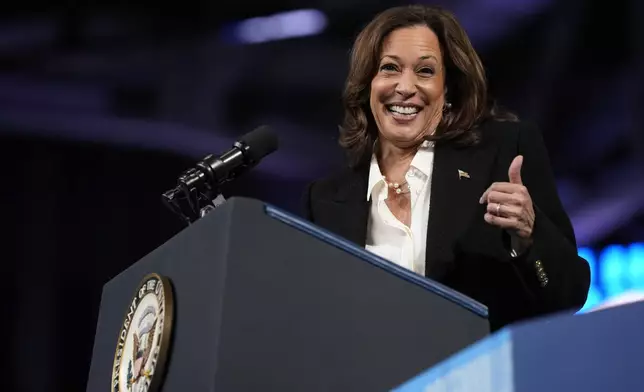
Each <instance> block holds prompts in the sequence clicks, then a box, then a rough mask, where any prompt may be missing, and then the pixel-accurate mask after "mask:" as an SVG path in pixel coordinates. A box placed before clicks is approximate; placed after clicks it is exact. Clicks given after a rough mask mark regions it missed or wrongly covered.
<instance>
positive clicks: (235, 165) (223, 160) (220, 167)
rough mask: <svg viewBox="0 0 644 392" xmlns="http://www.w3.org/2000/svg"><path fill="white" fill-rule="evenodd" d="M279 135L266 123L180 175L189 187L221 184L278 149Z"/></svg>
mask: <svg viewBox="0 0 644 392" xmlns="http://www.w3.org/2000/svg"><path fill="white" fill-rule="evenodd" d="M277 147H278V140H277V136H276V135H275V133H273V131H272V130H271V129H270V127H268V126H266V125H263V126H261V127H259V128H256V129H255V130H253V131H251V132H249V133H247V134H245V135H244V136H242V137H241V138H240V139H239V140H238V141H236V142H235V143H234V144H233V148H232V149H230V150H228V151H226V152H225V153H223V154H221V155H219V156H217V155H214V154H210V155H208V156H206V157H205V158H203V159H202V160H201V161H200V162H198V163H197V165H196V167H195V168H194V169H191V170H188V171H187V172H185V173H184V174H182V175H181V176H180V177H179V185H180V186H184V187H186V188H188V189H194V188H199V187H201V186H204V185H205V186H206V187H207V188H217V187H219V186H220V185H221V184H223V183H225V182H228V181H231V180H233V179H235V178H237V177H238V176H239V175H241V174H242V173H244V172H246V171H247V170H248V169H251V168H253V167H255V166H256V165H257V164H258V163H259V161H261V160H262V159H263V158H264V157H265V156H267V155H268V154H271V153H273V152H275V150H277Z"/></svg>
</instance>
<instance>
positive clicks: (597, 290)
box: [578, 242, 644, 312]
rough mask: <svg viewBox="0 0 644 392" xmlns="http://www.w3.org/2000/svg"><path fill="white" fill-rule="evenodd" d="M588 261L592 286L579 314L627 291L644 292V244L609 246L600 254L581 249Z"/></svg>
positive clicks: (580, 251)
mask: <svg viewBox="0 0 644 392" xmlns="http://www.w3.org/2000/svg"><path fill="white" fill-rule="evenodd" d="M578 253H579V255H580V256H581V257H583V258H584V259H586V260H587V261H588V264H589V265H590V273H591V286H590V290H589V293H588V300H587V301H586V304H585V305H584V307H583V308H582V310H581V312H584V311H586V310H588V309H589V308H592V307H594V306H596V305H598V304H600V303H601V302H603V301H606V300H609V299H611V298H613V297H615V296H617V295H620V294H623V293H625V292H626V291H629V290H644V242H642V243H634V244H631V245H626V246H624V245H610V246H607V247H605V248H604V249H601V250H593V249H591V248H580V249H579V252H578Z"/></svg>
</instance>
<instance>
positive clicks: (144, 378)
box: [112, 273, 173, 392]
mask: <svg viewBox="0 0 644 392" xmlns="http://www.w3.org/2000/svg"><path fill="white" fill-rule="evenodd" d="M172 316H173V297H172V288H171V287H170V281H169V280H168V279H167V278H165V277H162V276H159V275H157V274H154V273H153V274H150V275H147V276H146V277H145V278H144V279H143V281H142V282H141V284H140V285H139V287H138V290H137V292H136V293H135V294H134V297H133V298H132V302H131V303H130V306H129V307H128V310H127V312H126V314H125V319H124V320H123V325H122V327H121V331H120V333H119V336H118V343H117V345H116V353H115V354H114V366H113V368H112V392H148V391H150V392H152V391H156V390H157V389H158V388H159V387H160V385H161V379H162V377H163V371H164V367H165V360H166V355H167V350H168V346H169V344H170V334H171V329H172Z"/></svg>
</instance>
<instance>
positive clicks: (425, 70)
mask: <svg viewBox="0 0 644 392" xmlns="http://www.w3.org/2000/svg"><path fill="white" fill-rule="evenodd" d="M418 73H422V74H427V75H433V74H434V69H433V68H430V67H423V68H421V69H419V70H418Z"/></svg>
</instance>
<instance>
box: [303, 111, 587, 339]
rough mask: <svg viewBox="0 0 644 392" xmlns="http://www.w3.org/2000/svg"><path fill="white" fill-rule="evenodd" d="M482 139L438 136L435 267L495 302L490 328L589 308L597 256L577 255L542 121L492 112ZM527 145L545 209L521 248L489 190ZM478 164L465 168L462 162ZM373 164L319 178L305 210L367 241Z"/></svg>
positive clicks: (535, 194) (529, 180)
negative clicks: (452, 140)
mask: <svg viewBox="0 0 644 392" xmlns="http://www.w3.org/2000/svg"><path fill="white" fill-rule="evenodd" d="M480 131H481V136H482V137H481V142H480V143H479V144H477V145H475V146H472V147H466V148H464V147H457V146H454V145H449V144H444V145H438V146H437V147H436V149H435V156H434V170H433V174H432V179H431V196H430V197H431V208H430V213H429V223H428V228H427V242H426V247H427V255H426V276H427V277H428V278H431V279H434V280H436V281H438V282H441V283H443V284H445V285H447V286H449V287H452V288H453V289H455V290H458V291H460V292H462V293H464V294H466V295H468V296H470V297H472V298H474V299H476V300H478V301H480V302H482V303H483V304H485V305H487V306H488V309H489V321H490V328H491V329H492V330H493V331H494V330H497V329H499V328H501V327H503V326H505V325H507V324H509V323H512V322H516V321H519V320H524V319H527V318H531V317H535V316H538V315H543V314H547V313H551V312H555V311H562V310H570V311H571V312H572V311H577V310H579V309H580V308H581V307H582V306H583V304H584V303H585V301H586V296H587V294H588V288H589V285H590V269H589V266H588V263H587V262H586V261H585V260H584V259H582V258H581V257H579V256H578V255H577V245H576V240H575V235H574V232H573V228H572V225H571V223H570V219H569V217H568V215H567V214H566V212H565V211H564V209H563V206H562V204H561V201H560V199H559V196H558V194H557V189H556V187H555V181H554V176H553V174H552V170H551V168H550V161H549V158H548V154H547V151H546V148H545V145H544V142H543V139H542V136H541V133H540V132H539V130H538V129H537V128H536V127H534V126H532V125H530V124H528V123H520V122H496V121H490V122H487V123H485V124H483V125H482V126H481V127H480ZM519 154H521V155H523V156H524V159H523V166H522V169H521V176H522V179H523V183H524V185H525V186H526V187H527V189H528V191H529V193H530V196H531V197H532V202H533V205H534V209H535V214H536V218H535V226H534V228H533V239H534V242H533V246H532V247H531V249H530V250H529V251H527V252H525V253H524V254H523V255H520V256H518V257H516V258H512V257H511V255H510V252H509V249H510V246H509V242H510V241H509V235H508V234H507V233H506V232H505V231H504V230H502V229H500V228H497V227H495V226H491V225H490V224H488V223H487V222H485V221H484V219H483V215H484V213H485V208H486V205H484V204H483V205H481V204H479V198H480V197H481V195H482V194H483V192H484V191H485V190H486V189H487V187H488V186H490V185H491V184H492V183H493V182H496V181H503V182H507V181H508V169H509V167H510V163H511V162H512V160H513V159H514V157H515V156H517V155H519ZM459 170H462V171H465V172H467V173H469V178H459V174H458V171H459ZM368 176H369V165H368V164H365V165H361V166H359V167H357V168H354V169H345V170H344V171H343V172H340V173H337V174H335V175H332V176H330V177H327V178H324V179H321V180H318V181H315V182H313V183H311V184H310V185H309V186H308V188H307V189H306V192H305V195H304V201H305V216H306V218H307V219H309V220H310V221H312V222H313V223H315V224H317V225H319V226H321V227H323V228H326V229H328V230H329V231H331V232H334V233H336V234H338V235H340V236H342V237H344V238H346V239H348V240H350V241H352V242H355V243H356V244H358V245H360V246H364V245H365V241H366V234H367V221H368V217H369V202H368V201H367V198H366V194H367V181H368Z"/></svg>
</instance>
